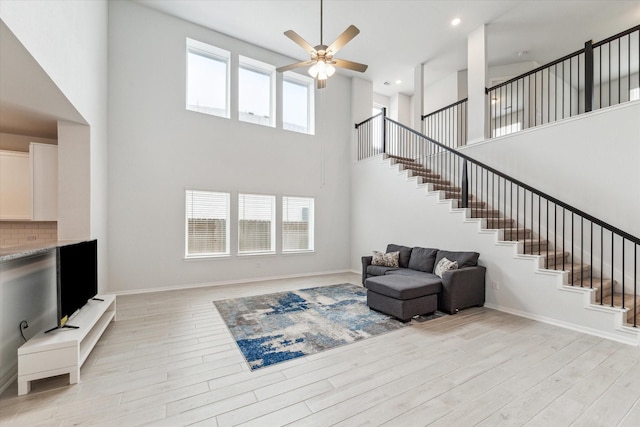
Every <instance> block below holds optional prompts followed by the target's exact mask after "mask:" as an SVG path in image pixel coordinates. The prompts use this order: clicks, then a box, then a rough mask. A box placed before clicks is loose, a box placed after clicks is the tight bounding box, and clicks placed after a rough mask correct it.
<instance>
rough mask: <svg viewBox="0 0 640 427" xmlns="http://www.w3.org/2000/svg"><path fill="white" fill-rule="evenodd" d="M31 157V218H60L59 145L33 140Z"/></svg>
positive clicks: (55, 219) (48, 219)
mask: <svg viewBox="0 0 640 427" xmlns="http://www.w3.org/2000/svg"><path fill="white" fill-rule="evenodd" d="M29 156H30V158H31V219H32V220H33V221H57V220H58V146H57V145H51V144H39V143H36V142H32V143H31V144H30V145H29Z"/></svg>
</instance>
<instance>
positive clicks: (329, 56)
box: [276, 0, 367, 89]
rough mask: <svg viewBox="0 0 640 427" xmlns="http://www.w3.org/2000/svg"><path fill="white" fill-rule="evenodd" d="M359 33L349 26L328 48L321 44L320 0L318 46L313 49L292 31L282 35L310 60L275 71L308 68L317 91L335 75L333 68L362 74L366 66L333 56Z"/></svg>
mask: <svg viewBox="0 0 640 427" xmlns="http://www.w3.org/2000/svg"><path fill="white" fill-rule="evenodd" d="M359 33H360V30H359V29H358V28H356V26H355V25H350V26H349V28H347V29H346V30H344V32H343V33H342V34H340V36H339V37H338V38H337V39H336V40H335V41H334V42H333V43H331V44H330V45H329V46H327V45H325V44H323V42H322V0H320V44H319V45H317V46H315V47H313V46H311V45H310V44H309V43H307V41H306V40H305V39H303V38H302V37H300V36H299V35H298V33H296V32H295V31H293V30H289V31H285V32H284V35H285V36H287V37H289V38H290V39H291V40H293V41H294V42H295V43H297V44H298V45H299V46H301V47H302V48H303V49H304V50H305V51H307V53H309V55H310V56H311V59H310V60H308V61H301V62H296V63H295V64H290V65H285V66H284V67H280V68H277V69H276V71H278V72H279V73H282V72H284V71H288V70H292V69H294V68H299V67H306V66H308V65H311V68H309V74H310V75H311V77H313V78H314V79H316V82H317V87H318V89H324V88H325V87H326V86H327V78H328V77H331V76H332V75H333V73H335V71H336V69H335V67H340V68H346V69H348V70H353V71H359V72H361V73H364V72H365V71H366V70H367V65H365V64H359V63H357V62H353V61H347V60H346V59H337V58H334V57H333V55H335V54H336V52H338V51H339V50H340V49H342V48H343V47H344V45H346V44H347V43H349V42H350V41H351V40H352V39H353V38H354V37H355V36H357V35H358V34H359Z"/></svg>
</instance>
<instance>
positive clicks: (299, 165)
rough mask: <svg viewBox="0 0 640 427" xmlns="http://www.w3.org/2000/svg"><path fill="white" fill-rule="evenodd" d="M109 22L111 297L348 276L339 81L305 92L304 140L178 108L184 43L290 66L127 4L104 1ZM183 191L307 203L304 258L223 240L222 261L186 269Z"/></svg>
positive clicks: (344, 92)
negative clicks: (246, 251) (310, 207)
mask: <svg viewBox="0 0 640 427" xmlns="http://www.w3.org/2000/svg"><path fill="white" fill-rule="evenodd" d="M109 23H110V26H109V28H110V31H109V55H110V63H109V87H110V90H109V93H110V97H109V139H110V144H109V171H110V173H109V259H110V263H109V270H110V271H109V272H110V290H111V291H116V292H117V291H137V290H140V291H143V290H149V289H156V288H163V287H180V286H189V285H198V284H215V283H225V282H237V281H243V280H251V279H257V278H269V277H279V276H287V275H299V274H308V273H315V272H328V271H340V270H345V269H347V268H348V266H349V263H348V258H349V257H348V254H349V208H348V206H349V164H350V153H351V147H350V135H351V134H352V128H353V123H352V121H351V103H350V94H351V81H350V79H348V78H346V77H344V76H341V75H334V76H333V77H331V78H330V79H329V81H328V83H327V88H326V89H324V90H322V91H318V92H316V112H317V115H316V135H315V136H310V135H304V134H300V133H296V132H289V131H283V130H281V129H274V128H268V127H263V126H260V125H254V124H250V123H243V122H238V121H237V120H234V119H231V120H229V119H223V118H218V117H214V116H210V115H206V114H201V113H196V112H192V111H187V110H186V109H185V86H186V84H185V78H186V77H185V76H186V69H185V68H186V67H185V64H186V52H185V48H186V38H187V37H189V38H193V39H196V40H199V41H202V42H205V43H209V44H212V45H214V46H218V47H220V48H223V49H226V50H229V51H231V52H232V58H233V56H234V55H238V54H239V55H244V56H248V57H251V58H254V59H257V60H260V61H263V62H267V63H271V64H274V65H282V64H287V63H290V62H292V60H291V58H286V57H282V56H279V55H276V54H274V53H272V52H270V51H266V50H263V49H261V48H258V47H256V46H253V45H249V44H247V43H244V42H241V41H239V40H236V39H233V38H230V37H227V36H224V35H222V34H219V33H216V32H214V31H210V30H207V29H205V28H203V27H200V26H197V25H193V24H191V23H188V22H185V21H182V20H180V19H177V18H174V17H170V16H168V15H165V14H162V13H159V12H156V11H153V10H151V9H147V8H145V7H143V6H141V5H138V4H135V3H130V2H112V3H110V7H109ZM233 63H234V61H233V60H232V64H233ZM232 75H233V70H232ZM232 87H233V86H232ZM232 93H233V92H232ZM232 96H233V97H235V96H237V95H235V94H234V95H232ZM233 99H234V98H232V100H233ZM232 105H234V103H233V102H232ZM370 108H371V104H369V114H370V111H371V110H370ZM187 188H189V189H202V190H214V191H227V192H231V193H232V201H233V200H237V199H236V198H237V194H238V193H239V192H249V193H259V194H275V195H278V196H282V195H294V196H310V197H314V198H315V210H316V211H315V221H316V226H315V253H313V254H302V255H286V256H285V255H275V256H262V257H258V256H253V257H238V256H237V255H235V254H234V253H235V251H234V248H235V247H237V243H236V242H234V240H233V239H232V241H231V243H232V244H231V247H232V256H231V257H230V258H225V259H208V260H199V261H194V260H190V261H185V260H184V259H183V258H184V215H185V208H184V197H185V196H184V191H185V189H187ZM236 211H237V209H236V208H235V207H233V206H232V216H233V213H235V212H236ZM232 223H233V221H232ZM232 235H233V232H232Z"/></svg>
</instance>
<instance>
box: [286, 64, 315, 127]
mask: <svg viewBox="0 0 640 427" xmlns="http://www.w3.org/2000/svg"><path fill="white" fill-rule="evenodd" d="M285 83H290V84H297V85H299V86H303V87H306V89H307V127H306V130H305V131H299V130H296V129H290V128H287V127H285V121H284V115H285V111H286V104H285V96H284V87H285ZM282 129H283V130H286V131H290V132H298V133H303V134H307V135H315V80H314V79H312V78H310V77H308V76H303V75H301V74H299V73H295V72H293V71H285V72H284V73H282Z"/></svg>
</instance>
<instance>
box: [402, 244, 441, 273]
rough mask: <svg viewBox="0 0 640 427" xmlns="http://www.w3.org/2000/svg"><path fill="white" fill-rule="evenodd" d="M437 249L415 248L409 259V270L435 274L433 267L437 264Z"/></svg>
mask: <svg viewBox="0 0 640 427" xmlns="http://www.w3.org/2000/svg"><path fill="white" fill-rule="evenodd" d="M437 253H438V250H437V249H433V248H420V247H417V246H416V247H415V248H413V250H412V251H411V257H410V258H409V268H410V269H412V270H418V271H424V272H427V273H432V272H433V266H434V265H435V263H436V254H437Z"/></svg>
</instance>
